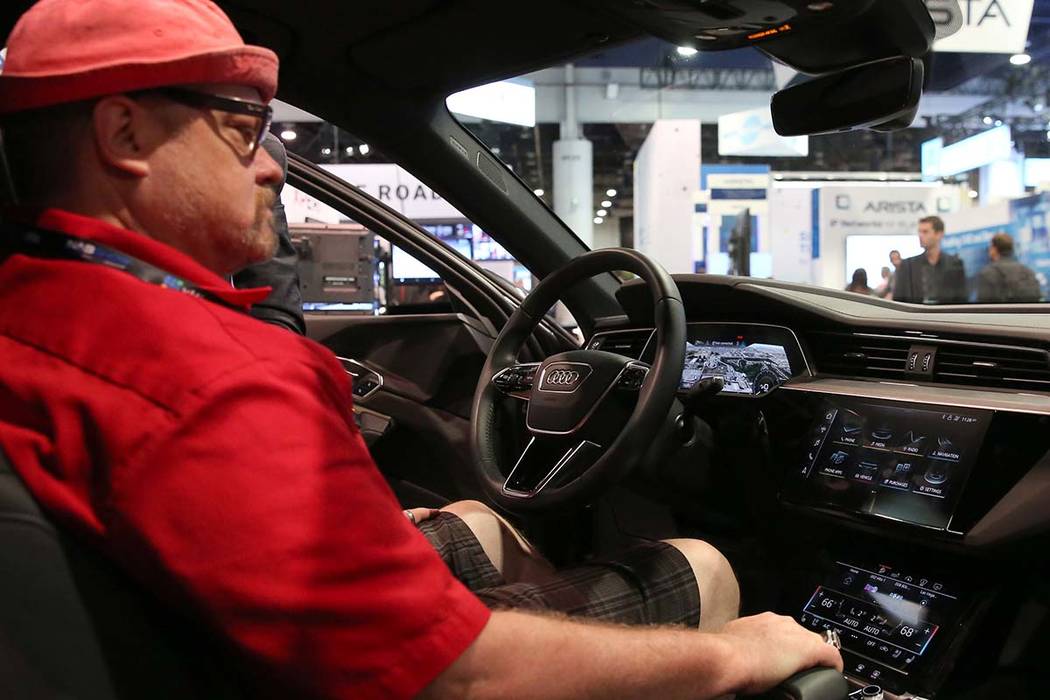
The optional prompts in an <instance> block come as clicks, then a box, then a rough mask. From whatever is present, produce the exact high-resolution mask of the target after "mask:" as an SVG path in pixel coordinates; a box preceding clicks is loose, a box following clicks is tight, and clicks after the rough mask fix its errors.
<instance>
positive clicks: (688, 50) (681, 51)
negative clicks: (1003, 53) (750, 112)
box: [678, 46, 1013, 61]
mask: <svg viewBox="0 0 1050 700" xmlns="http://www.w3.org/2000/svg"><path fill="white" fill-rule="evenodd" d="M698 53H699V51H697V50H696V49H694V48H693V47H692V46H679V47H678V55H679V56H684V57H686V58H688V57H690V56H695V55H696V54H698ZM1010 60H1011V61H1012V60H1013V59H1010Z"/></svg>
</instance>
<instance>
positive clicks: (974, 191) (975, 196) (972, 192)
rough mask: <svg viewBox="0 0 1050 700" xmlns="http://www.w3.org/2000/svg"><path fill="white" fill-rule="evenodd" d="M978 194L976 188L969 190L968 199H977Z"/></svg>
mask: <svg viewBox="0 0 1050 700" xmlns="http://www.w3.org/2000/svg"><path fill="white" fill-rule="evenodd" d="M979 196H980V195H979V194H978V193H977V190H970V199H977V197H979Z"/></svg>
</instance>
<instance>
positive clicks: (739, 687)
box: [705, 632, 752, 697]
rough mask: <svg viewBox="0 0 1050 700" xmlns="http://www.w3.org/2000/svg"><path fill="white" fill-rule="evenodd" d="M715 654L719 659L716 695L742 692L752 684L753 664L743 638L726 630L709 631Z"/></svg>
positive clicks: (716, 666) (713, 675)
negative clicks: (742, 640)
mask: <svg viewBox="0 0 1050 700" xmlns="http://www.w3.org/2000/svg"><path fill="white" fill-rule="evenodd" d="M705 636H707V637H708V638H709V641H710V644H711V647H712V650H713V656H714V657H715V658H716V659H718V663H717V664H716V665H715V666H714V668H715V669H717V672H716V673H714V674H712V677H713V678H717V681H716V683H715V685H716V688H715V693H714V694H715V696H716V697H721V696H722V695H730V694H736V693H740V692H742V691H743V690H744V689H745V688H747V687H749V686H750V685H751V671H752V669H751V665H750V664H749V663H748V649H747V647H746V645H744V644H742V643H741V640H740V639H739V638H737V637H736V636H734V635H732V634H726V633H725V632H714V633H708V634H706V635H705Z"/></svg>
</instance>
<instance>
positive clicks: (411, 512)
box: [405, 508, 441, 525]
mask: <svg viewBox="0 0 1050 700" xmlns="http://www.w3.org/2000/svg"><path fill="white" fill-rule="evenodd" d="M440 512H441V511H440V510H438V509H437V508H409V509H407V510H406V511H405V517H406V518H408V521H409V522H410V523H412V524H413V525H418V524H420V523H421V522H423V521H424V520H430V519H431V518H433V517H434V516H435V515H437V514H438V513H440Z"/></svg>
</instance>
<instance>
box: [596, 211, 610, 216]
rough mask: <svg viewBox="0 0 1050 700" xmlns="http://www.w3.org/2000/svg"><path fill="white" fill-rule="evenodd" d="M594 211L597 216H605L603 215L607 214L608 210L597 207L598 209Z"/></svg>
mask: <svg viewBox="0 0 1050 700" xmlns="http://www.w3.org/2000/svg"><path fill="white" fill-rule="evenodd" d="M594 213H595V214H596V215H597V216H605V215H606V214H608V213H609V212H607V211H605V210H604V209H599V210H598V211H596V212H594Z"/></svg>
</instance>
